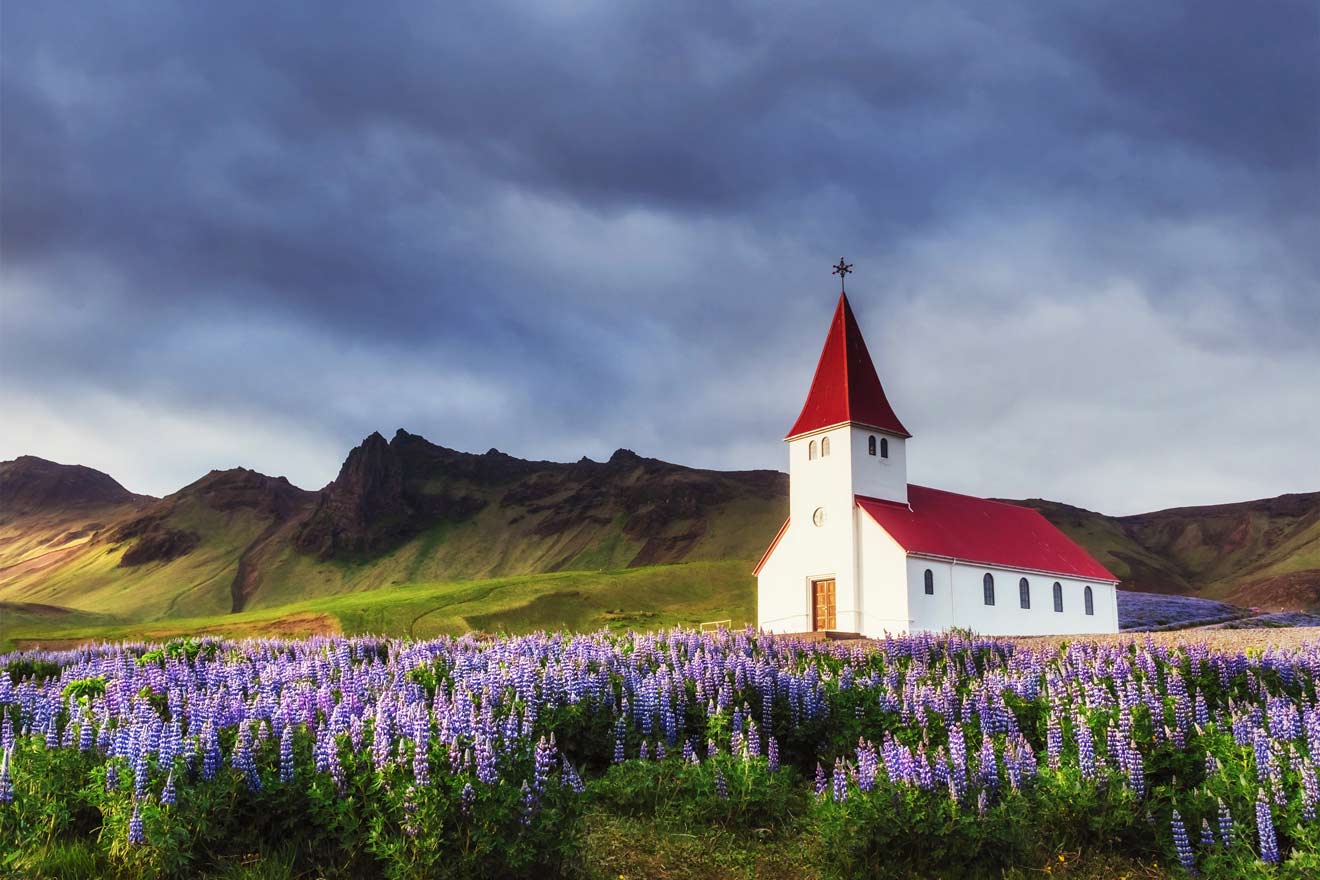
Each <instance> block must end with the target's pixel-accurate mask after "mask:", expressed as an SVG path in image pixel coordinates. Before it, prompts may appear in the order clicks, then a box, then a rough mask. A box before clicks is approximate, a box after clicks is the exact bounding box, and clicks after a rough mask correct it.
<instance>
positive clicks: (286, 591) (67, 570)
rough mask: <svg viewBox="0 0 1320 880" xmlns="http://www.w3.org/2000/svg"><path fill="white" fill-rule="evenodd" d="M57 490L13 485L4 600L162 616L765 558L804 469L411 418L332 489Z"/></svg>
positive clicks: (253, 485)
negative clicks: (549, 458)
mask: <svg viewBox="0 0 1320 880" xmlns="http://www.w3.org/2000/svg"><path fill="white" fill-rule="evenodd" d="M26 461H27V457H25V458H24V459H19V460H17V461H16V462H6V463H3V464H0V473H8V471H9V470H11V469H14V468H15V467H16V466H17V465H18V463H19V462H26ZM35 461H41V460H40V459H36V460H35ZM32 467H34V466H33V465H32V464H30V463H25V464H24V465H23V466H22V468H21V469H22V470H27V469H31V468H32ZM43 467H45V469H46V470H47V471H49V472H50V473H52V474H54V475H56V476H57V477H59V476H61V475H62V476H63V477H66V478H69V479H71V478H72V476H73V472H72V469H73V467H74V466H68V465H56V464H53V463H51V462H44V463H43ZM78 471H79V472H81V471H90V469H85V468H81V469H78ZM90 473H91V474H94V475H97V476H98V477H100V478H104V480H109V481H110V483H113V480H110V478H109V477H106V476H105V475H104V474H98V472H95V471H90ZM114 485H115V486H118V484H117V483H115V484H114ZM120 489H121V490H122V487H120ZM24 497H26V496H24ZM42 497H43V498H44V499H45V500H44V501H41V502H40V503H36V504H35V505H34V504H28V503H26V502H25V503H24V505H23V506H22V508H21V509H19V508H18V507H17V506H15V507H14V509H13V510H12V514H10V513H8V512H9V511H10V509H11V505H10V503H9V494H8V492H7V491H6V492H5V493H4V494H0V508H4V509H5V510H6V511H7V515H6V517H5V518H4V520H3V521H0V602H11V603H26V604H40V605H42V606H49V607H62V608H74V609H78V610H79V611H86V612H93V613H101V614H113V615H119V616H123V617H128V618H133V619H143V620H154V619H161V618H167V617H179V616H196V615H205V614H217V613H223V612H230V611H239V610H245V609H251V608H262V607H270V606H273V605H280V604H284V603H288V602H294V601H299V600H303V599H307V598H309V597H315V596H326V595H332V594H338V593H346V592H352V591H359V590H370V589H374V588H378V587H383V586H390V585H396V584H402V583H414V582H419V581H439V580H453V579H466V578H486V577H495V576H501V575H517V574H527V573H534V572H552V571H561V570H569V569H583V570H596V569H620V568H626V567H636V566H643V565H652V564H658V563H668V562H679V561H687V560H723V559H741V560H747V561H748V568H749V570H750V563H751V561H754V560H755V559H756V558H757V557H758V556H759V555H760V553H761V552H762V550H764V546H765V543H766V541H768V536H770V535H773V534H774V532H775V530H776V529H777V528H778V527H779V524H780V523H781V522H782V519H783V516H784V513H785V509H786V506H787V478H786V477H785V476H784V475H783V474H780V473H777V472H773V471H745V472H733V473H727V472H720V471H708V470H698V469H694V468H687V467H682V466H679V465H674V464H668V463H666V462H662V461H658V460H656V459H651V458H644V457H642V456H639V455H636V454H635V453H633V452H630V451H628V450H623V449H621V450H619V451H617V452H615V453H614V455H613V456H611V457H610V459H609V461H607V462H595V461H591V460H589V459H585V458H584V459H582V460H580V461H578V462H575V463H559V462H544V461H542V462H531V461H523V460H521V459H517V458H514V457H512V456H509V455H506V454H504V453H501V452H499V451H498V450H494V449H492V450H490V451H488V452H486V453H485V454H482V455H474V454H471V453H465V452H458V451H455V450H452V449H447V448H445V447H443V446H438V445H436V444H433V443H430V442H429V441H427V440H425V439H424V438H422V437H419V436H417V435H414V434H409V433H408V432H406V431H403V430H400V431H398V432H397V433H396V434H395V435H394V437H393V439H391V440H389V441H386V440H385V438H384V437H382V436H381V435H380V434H372V435H371V436H370V437H368V438H366V439H365V440H364V441H363V442H362V444H361V445H360V446H358V447H357V448H356V449H354V450H352V451H351V452H350V453H349V455H348V458H347V459H346V460H345V462H344V464H343V467H342V468H341V469H340V473H339V475H338V476H337V477H336V478H335V480H334V481H333V482H331V483H330V484H329V485H327V486H326V487H325V488H323V489H322V490H320V491H318V492H307V491H304V490H302V489H298V488H297V487H295V486H293V485H292V484H290V483H289V482H288V481H287V480H286V479H284V478H283V477H267V476H265V475H262V474H258V473H256V472H254V471H249V470H244V469H241V468H240V469H235V470H229V471H213V472H211V473H210V474H208V475H207V476H205V477H203V478H202V479H200V480H198V481H197V482H195V483H193V484H191V485H189V486H185V487H184V488H183V489H180V490H179V491H178V492H175V493H173V494H171V495H168V496H166V497H165V498H161V499H149V498H145V497H143V496H134V495H131V494H128V493H127V492H126V490H125V491H122V492H121V493H110V494H105V495H104V496H98V498H100V499H101V500H99V501H98V502H97V505H95V506H93V507H86V506H81V505H82V502H81V501H79V502H78V503H76V504H75V503H72V502H70V503H68V504H65V503H61V502H60V501H59V500H58V499H57V498H55V497H54V496H51V495H46V496H42ZM93 513H94V514H95V515H94V516H93V515H92V514H93Z"/></svg>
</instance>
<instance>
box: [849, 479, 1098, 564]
mask: <svg viewBox="0 0 1320 880" xmlns="http://www.w3.org/2000/svg"><path fill="white" fill-rule="evenodd" d="M857 504H858V505H859V506H860V507H861V508H862V510H864V511H866V512H867V513H868V514H870V516H871V518H872V519H874V520H875V521H876V522H877V523H879V524H880V526H881V527H882V528H883V529H884V530H885V531H886V532H888V533H889V534H890V536H892V537H893V539H894V540H895V541H897V542H898V543H899V545H900V546H902V547H903V549H904V550H906V551H907V552H909V553H918V554H925V555H929V556H946V557H951V558H953V559H957V560H959V561H960V562H975V563H981V564H983V565H1001V566H1004V567H1005V568H1023V569H1029V570H1031V571H1041V572H1049V573H1051V574H1060V575H1068V576H1071V577H1076V578H1080V579H1083V580H1095V581H1116V580H1118V578H1116V577H1114V576H1113V575H1112V574H1110V573H1109V571H1108V570H1107V569H1106V568H1105V567H1104V566H1103V565H1101V564H1100V563H1099V562H1097V561H1096V560H1095V559H1094V557H1092V556H1091V554H1089V553H1087V552H1086V551H1085V550H1083V549H1082V548H1081V547H1079V546H1078V545H1077V544H1075V543H1074V542H1073V541H1072V539H1071V538H1069V537H1068V536H1067V535H1065V534H1064V533H1063V532H1061V531H1059V530H1058V529H1056V528H1055V527H1054V526H1053V525H1051V524H1050V521H1049V520H1047V519H1045V517H1043V516H1041V515H1040V513H1039V512H1037V511H1035V510H1032V509H1031V508H1029V507H1018V506H1017V505H1016V504H1005V503H1004V502H1002V501H987V500H985V499H984V498H973V497H971V496H970V495H958V494H956V493H954V492H943V491H941V490H939V489H927V488H926V487H925V486H908V503H907V504H899V503H897V502H893V501H882V500H880V499H878V498H866V497H863V496H861V495H859V496H857Z"/></svg>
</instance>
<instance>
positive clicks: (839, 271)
mask: <svg viewBox="0 0 1320 880" xmlns="http://www.w3.org/2000/svg"><path fill="white" fill-rule="evenodd" d="M851 271H852V263H845V262H844V261H843V257H839V265H837V266H835V267H834V271H833V272H831V273H830V274H831V275H838V276H839V291H840V292H841V293H842V292H845V291H846V288H845V287H844V284H843V279H844V278H845V277H847V275H848V273H849V272H851Z"/></svg>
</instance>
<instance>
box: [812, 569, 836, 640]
mask: <svg viewBox="0 0 1320 880" xmlns="http://www.w3.org/2000/svg"><path fill="white" fill-rule="evenodd" d="M811 628H812V629H813V630H815V631H816V632H824V631H825V630H829V629H835V628H836V623H835V620H834V578H825V579H823V580H818V581H812V582H811Z"/></svg>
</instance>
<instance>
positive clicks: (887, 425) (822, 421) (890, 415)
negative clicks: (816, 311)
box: [785, 294, 912, 440]
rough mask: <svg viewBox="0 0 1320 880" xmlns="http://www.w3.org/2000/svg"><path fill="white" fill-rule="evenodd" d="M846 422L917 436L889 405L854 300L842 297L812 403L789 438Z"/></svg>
mask: <svg viewBox="0 0 1320 880" xmlns="http://www.w3.org/2000/svg"><path fill="white" fill-rule="evenodd" d="M844 422H856V423H858V424H861V425H866V426H868V427H871V428H878V429H880V430H881V431H888V432H890V433H891V434H897V435H899V436H900V437H911V436H912V435H911V434H909V433H908V430H907V428H904V427H903V423H902V422H900V421H899V420H898V416H896V415H894V410H893V408H891V407H890V406H889V401H888V400H887V399H886V398H885V389H884V388H882V387H881V386H880V377H879V376H877V375H876V373H875V364H873V363H871V355H870V353H869V352H868V351H867V350H866V340H864V339H862V331H861V330H860V329H859V328H858V327H857V319H856V318H855V317H853V312H852V307H851V306H849V305H848V297H847V296H846V295H844V294H840V295H839V307H838V308H837V309H835V310H834V320H833V321H832V322H830V332H829V334H828V335H827V336H826V337H825V347H824V348H823V349H821V352H820V363H818V364H816V375H815V377H814V378H813V379H812V380H811V390H810V391H809V392H807V402H806V403H805V404H803V406H802V414H801V415H799V416H798V419H797V421H796V422H794V423H793V429H792V430H791V431H789V432H788V437H786V438H785V439H787V440H791V439H792V438H794V437H797V436H798V435H800V434H807V433H810V432H812V431H817V430H820V429H821V428H828V427H831V426H833V425H839V424H842V423H844Z"/></svg>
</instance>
